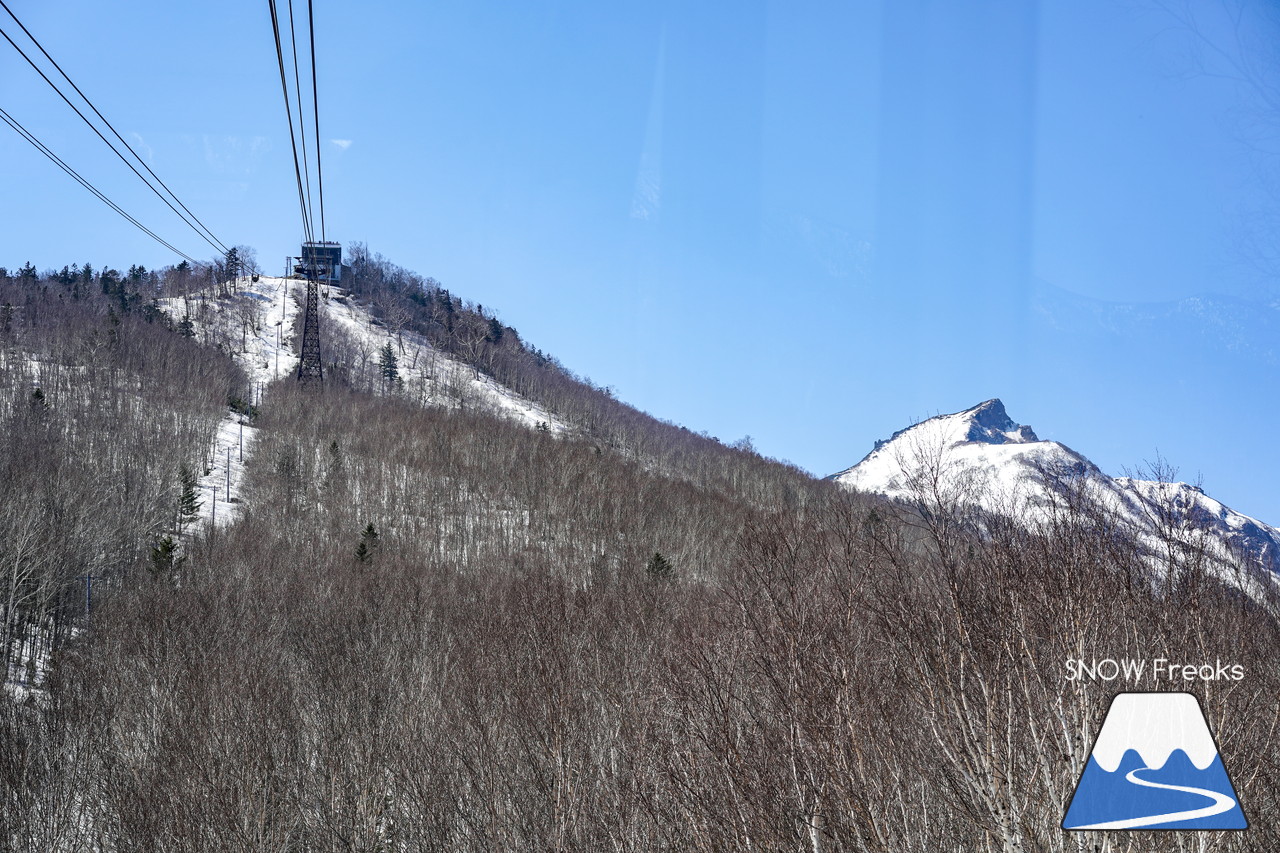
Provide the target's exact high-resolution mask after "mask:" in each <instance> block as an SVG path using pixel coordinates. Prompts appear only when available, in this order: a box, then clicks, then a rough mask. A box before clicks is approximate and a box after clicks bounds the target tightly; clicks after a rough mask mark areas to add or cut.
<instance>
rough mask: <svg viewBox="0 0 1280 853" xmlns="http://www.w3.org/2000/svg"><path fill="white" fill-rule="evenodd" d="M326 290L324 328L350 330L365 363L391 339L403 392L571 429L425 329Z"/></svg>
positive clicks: (555, 428) (552, 428) (427, 402)
mask: <svg viewBox="0 0 1280 853" xmlns="http://www.w3.org/2000/svg"><path fill="white" fill-rule="evenodd" d="M324 290H325V291H326V292H327V298H325V299H324V300H323V301H322V312H321V320H320V327H321V329H322V330H323V329H324V328H325V327H326V325H328V326H330V327H331V328H332V327H337V328H338V329H341V330H342V331H343V332H344V333H346V335H347V336H348V337H350V338H351V339H352V341H354V342H355V344H356V347H357V357H358V358H359V359H361V360H362V362H363V363H372V364H377V362H378V358H379V354H380V353H381V351H382V350H383V348H384V347H385V346H386V345H387V344H388V343H389V344H391V346H392V350H393V351H394V353H395V356H396V360H397V362H398V364H397V369H398V372H399V374H400V379H401V384H402V386H403V387H402V390H401V391H400V392H399V393H403V394H404V395H405V396H407V397H409V398H410V399H413V400H416V401H418V402H419V403H421V404H422V405H426V406H445V407H448V408H465V407H470V408H478V409H482V410H484V411H488V412H492V413H494V414H497V415H502V416H505V417H509V418H511V419H513V420H515V421H518V422H520V423H523V424H525V425H527V426H530V427H536V426H538V425H539V424H542V425H545V427H546V429H548V430H549V431H550V432H553V433H563V432H567V431H568V430H569V426H568V424H566V423H565V422H564V421H562V420H560V419H559V418H557V417H556V416H555V415H553V414H551V413H550V412H549V411H547V410H546V409H544V408H543V407H542V406H540V405H538V404H537V403H535V402H533V401H531V400H529V399H527V398H525V397H523V396H521V395H520V394H517V393H516V392H514V391H512V390H511V389H509V388H507V387H506V386H504V385H502V384H500V383H499V382H497V381H495V380H494V379H493V378H492V377H490V376H487V375H485V374H484V373H481V372H480V371H478V370H476V369H475V368H473V367H471V366H469V365H466V364H463V363H462V362H460V361H457V360H456V359H454V358H452V357H450V356H448V355H446V354H445V353H442V352H440V351H439V350H438V349H436V348H435V347H433V346H431V344H430V343H428V342H427V341H426V339H425V338H423V337H422V336H421V335H418V334H416V333H413V332H407V331H404V332H400V333H398V334H396V333H393V332H392V331H391V330H390V329H388V328H387V327H386V326H384V325H382V324H381V323H379V322H378V321H377V320H375V319H374V318H373V316H372V315H371V314H370V313H369V311H368V310H367V309H365V308H364V307H363V306H362V305H360V304H359V303H358V302H357V301H356V300H355V299H354V297H352V296H351V295H350V294H349V293H347V292H346V291H344V290H342V289H341V288H338V287H328V288H324ZM322 334H323V332H322ZM362 366H363V365H362Z"/></svg>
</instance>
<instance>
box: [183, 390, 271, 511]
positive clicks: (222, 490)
mask: <svg viewBox="0 0 1280 853" xmlns="http://www.w3.org/2000/svg"><path fill="white" fill-rule="evenodd" d="M257 435H258V430H257V428H256V427H251V426H249V425H248V424H247V423H246V422H245V418H244V417H243V416H241V415H238V414H236V413H235V412H228V413H227V415H226V416H225V417H223V419H222V420H221V421H219V423H218V431H217V432H216V433H215V434H214V438H213V444H212V447H211V448H210V451H209V457H208V458H207V459H206V462H205V469H204V471H202V472H199V473H200V474H202V476H201V477H200V478H199V486H198V494H197V497H198V500H199V501H200V506H199V509H198V511H197V513H196V518H195V521H196V523H197V524H202V525H203V524H208V525H212V526H213V527H215V528H218V527H226V526H227V525H228V524H230V523H231V522H233V521H234V520H236V519H237V518H238V517H239V516H240V510H241V507H242V506H243V504H242V503H241V497H242V492H243V488H244V471H245V463H246V462H247V461H248V459H249V453H250V451H251V450H252V448H253V442H254V439H255V438H257Z"/></svg>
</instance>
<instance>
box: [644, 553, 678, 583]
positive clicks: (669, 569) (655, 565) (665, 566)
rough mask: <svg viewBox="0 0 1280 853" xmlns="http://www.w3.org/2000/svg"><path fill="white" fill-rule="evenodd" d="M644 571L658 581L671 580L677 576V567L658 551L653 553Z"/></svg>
mask: <svg viewBox="0 0 1280 853" xmlns="http://www.w3.org/2000/svg"><path fill="white" fill-rule="evenodd" d="M644 570H645V572H647V573H648V575H649V577H651V578H653V579H654V580H657V581H665V580H671V579H672V578H673V577H675V574H676V570H675V567H674V566H672V565H671V561H670V560H668V559H667V558H666V557H664V556H662V554H661V553H659V552H658V551H654V552H653V556H652V557H650V558H649V562H648V563H647V564H646V565H645V567H644Z"/></svg>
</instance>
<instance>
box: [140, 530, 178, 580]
mask: <svg viewBox="0 0 1280 853" xmlns="http://www.w3.org/2000/svg"><path fill="white" fill-rule="evenodd" d="M186 559H187V558H186V557H180V556H178V542H177V540H176V539H174V538H173V537H172V536H165V537H164V538H162V539H161V540H160V541H158V542H156V544H155V545H153V546H152V548H151V565H150V567H149V568H150V570H151V574H153V575H155V576H156V577H162V576H165V575H169V574H171V573H172V572H174V571H175V570H176V569H178V567H180V566H181V565H182V564H183V563H184V562H186Z"/></svg>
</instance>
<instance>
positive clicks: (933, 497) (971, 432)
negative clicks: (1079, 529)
mask: <svg viewBox="0 0 1280 853" xmlns="http://www.w3.org/2000/svg"><path fill="white" fill-rule="evenodd" d="M991 403H997V404H998V401H988V403H983V404H981V405H979V406H975V407H974V408H972V409H968V410H966V411H963V412H958V413H955V414H950V415H940V416H938V417H935V418H930V419H928V420H926V421H923V422H921V423H919V424H915V425H914V426H911V427H908V428H907V429H905V430H902V431H900V432H898V433H896V434H895V435H894V436H893V437H892V438H891V439H890V440H888V441H887V442H883V443H881V444H880V445H879V446H878V447H877V448H876V449H875V450H873V451H872V452H871V453H869V454H868V455H867V456H866V458H864V459H863V460H862V461H861V462H859V463H858V464H857V465H855V466H853V467H852V468H849V469H847V470H845V471H843V472H841V473H839V474H836V475H834V476H833V478H832V479H834V480H835V481H836V482H838V483H840V484H841V485H843V486H845V487H846V488H852V489H857V490H859V491H866V492H874V493H878V494H882V495H885V496H886V497H890V498H894V499H898V500H905V501H907V502H912V503H915V502H923V503H925V504H926V505H930V504H932V505H940V506H942V507H945V508H959V507H965V506H980V507H982V508H984V509H986V510H988V511H991V512H996V513H1000V514H1003V515H1005V516H1007V517H1011V518H1015V519H1017V520H1019V521H1021V522H1023V523H1024V524H1028V525H1030V526H1033V527H1034V526H1037V525H1040V524H1043V523H1046V522H1048V521H1050V520H1051V517H1052V516H1053V515H1054V514H1057V513H1061V512H1062V511H1064V510H1068V509H1069V504H1068V500H1067V496H1066V495H1065V494H1064V493H1063V492H1062V490H1061V487H1062V486H1064V485H1065V486H1067V487H1068V488H1070V489H1076V490H1078V495H1077V497H1079V498H1083V499H1084V500H1085V501H1087V502H1088V503H1089V504H1091V505H1092V506H1094V507H1097V508H1099V509H1101V510H1102V511H1103V512H1104V513H1105V514H1106V515H1107V516H1109V517H1111V518H1113V519H1115V520H1116V521H1117V522H1119V523H1120V524H1121V525H1122V526H1124V527H1126V528H1128V529H1130V530H1132V531H1133V532H1134V533H1135V534H1136V536H1137V538H1138V541H1139V542H1140V543H1141V544H1142V546H1143V547H1144V549H1145V550H1146V551H1147V553H1148V554H1149V555H1150V560H1149V563H1150V565H1151V567H1152V568H1153V570H1154V571H1155V572H1156V573H1157V576H1160V575H1161V574H1162V573H1163V572H1164V571H1166V570H1167V566H1168V560H1167V558H1168V556H1169V554H1168V550H1169V547H1170V546H1169V541H1170V540H1173V541H1174V542H1176V543H1177V544H1178V547H1180V548H1183V549H1185V550H1186V552H1187V553H1194V552H1197V551H1200V550H1202V551H1203V552H1204V553H1205V554H1206V556H1208V557H1209V558H1210V559H1209V560H1208V565H1209V571H1211V572H1212V573H1214V574H1215V575H1216V576H1217V577H1219V578H1220V579H1221V580H1223V581H1225V582H1227V583H1229V584H1231V585H1234V586H1235V587H1237V588H1239V589H1241V590H1243V591H1244V592H1245V593H1246V594H1247V595H1249V596H1250V597H1251V598H1253V599H1254V600H1255V601H1264V600H1267V599H1268V598H1269V597H1270V594H1271V593H1274V591H1276V590H1280V578H1277V577H1276V576H1274V575H1272V576H1271V577H1270V578H1269V579H1266V580H1263V579H1260V578H1258V577H1255V576H1252V575H1245V574H1242V573H1241V572H1239V571H1238V570H1237V569H1236V565H1237V563H1236V560H1235V559H1234V558H1233V555H1232V553H1231V549H1230V547H1229V542H1228V539H1227V536H1228V535H1229V534H1230V533H1232V532H1236V531H1243V530H1245V529H1247V528H1250V527H1252V528H1254V529H1256V530H1258V531H1261V532H1262V534H1263V538H1260V539H1257V540H1256V541H1259V542H1261V541H1263V540H1264V539H1265V538H1266V537H1270V539H1271V541H1273V542H1280V530H1276V529H1275V528H1272V527H1269V526H1268V525H1266V524H1264V523H1262V522H1261V521H1258V520H1257V519H1254V518H1250V517H1248V516H1245V515H1242V514H1241V513H1238V512H1235V511H1234V510H1232V509H1230V508H1229V507H1226V506H1224V505H1223V504H1222V503H1220V502H1219V501H1216V500H1214V499H1213V498H1210V497H1209V496H1208V495H1206V494H1204V492H1202V491H1201V490H1200V489H1197V488H1195V487H1193V486H1189V485H1187V484H1186V483H1165V482H1153V481H1148V480H1138V479H1133V478H1129V477H1116V478H1112V477H1109V476H1107V475H1106V474H1104V473H1103V472H1102V471H1101V470H1099V469H1098V467H1097V466H1096V465H1094V464H1093V463H1092V462H1090V461H1089V460H1088V459H1086V458H1085V457H1084V456H1082V455H1081V454H1079V453H1077V452H1075V451H1074V450H1072V449H1071V448H1069V447H1067V446H1066V445H1063V444H1060V443H1058V442H1056V441H1040V440H1038V439H1036V437H1035V434H1034V433H1033V432H1031V430H1030V429H1029V428H1027V427H1019V428H1017V429H1008V428H1003V427H1007V426H1009V424H1006V423H1001V420H1002V419H1001V418H992V417H990V416H983V415H982V412H983V411H984V410H985V409H986V408H987V407H989V406H990V404H991ZM999 414H1000V415H1003V407H1001V409H1000V413H999ZM980 418H981V419H982V420H985V421H986V423H987V424H991V423H993V422H995V423H997V426H998V427H1002V428H993V427H991V426H983V424H981V423H979V422H978V420H979V419H980ZM974 436H977V439H976V440H974V438H973V437H974ZM1164 507H1172V508H1174V509H1175V510H1177V512H1176V513H1174V514H1173V515H1172V516H1171V515H1170V513H1168V512H1167V511H1165V510H1164V509H1163V508H1164ZM1197 519H1199V521H1197ZM1203 522H1207V524H1206V523H1203ZM1264 547H1266V548H1270V546H1269V545H1267V546H1264ZM1264 556H1270V551H1268V552H1267V553H1266V554H1264ZM1268 587H1269V588H1270V589H1268Z"/></svg>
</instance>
